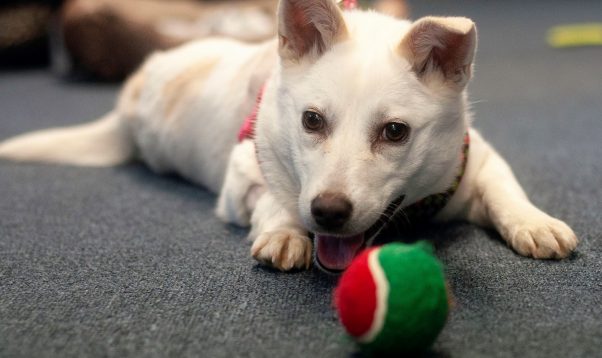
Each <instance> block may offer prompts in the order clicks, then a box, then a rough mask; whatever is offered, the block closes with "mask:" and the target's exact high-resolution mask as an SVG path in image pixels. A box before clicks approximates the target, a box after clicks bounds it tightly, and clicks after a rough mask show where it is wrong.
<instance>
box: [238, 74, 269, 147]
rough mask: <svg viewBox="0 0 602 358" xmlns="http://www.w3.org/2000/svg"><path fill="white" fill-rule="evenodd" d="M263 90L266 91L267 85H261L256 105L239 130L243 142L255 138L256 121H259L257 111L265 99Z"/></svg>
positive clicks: (239, 136) (240, 139) (239, 137)
mask: <svg viewBox="0 0 602 358" xmlns="http://www.w3.org/2000/svg"><path fill="white" fill-rule="evenodd" d="M263 92H265V85H263V86H261V89H260V90H259V94H258V95H257V100H256V101H255V106H254V107H253V111H252V112H251V114H249V115H248V116H246V117H245V121H244V122H243V123H242V126H241V127H240V130H239V131H238V141H239V142H242V141H243V140H245V139H253V137H254V135H255V122H256V121H257V113H258V112H259V107H260V106H261V100H262V99H263Z"/></svg>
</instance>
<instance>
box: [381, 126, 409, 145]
mask: <svg viewBox="0 0 602 358" xmlns="http://www.w3.org/2000/svg"><path fill="white" fill-rule="evenodd" d="M409 135H410V127H409V126H408V125H407V124H405V123H400V122H389V123H387V124H385V127H384V128H383V133H382V138H383V139H384V140H387V141H389V142H405V141H406V140H407V139H408V137H409Z"/></svg>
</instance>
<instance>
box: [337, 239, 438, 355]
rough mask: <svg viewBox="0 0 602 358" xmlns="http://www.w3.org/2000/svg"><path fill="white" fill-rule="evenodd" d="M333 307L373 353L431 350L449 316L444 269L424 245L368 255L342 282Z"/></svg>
mask: <svg viewBox="0 0 602 358" xmlns="http://www.w3.org/2000/svg"><path fill="white" fill-rule="evenodd" d="M334 304H335V307H336V309H337V311H338V314H339V319H340V321H341V323H342V324H343V326H344V327H345V329H346V331H347V333H348V334H349V335H350V336H351V337H352V338H353V339H354V340H355V341H356V342H357V343H358V344H359V345H360V347H361V348H362V349H363V350H365V351H369V352H375V353H376V352H383V353H418V352H422V351H425V350H427V349H428V348H429V347H430V346H431V345H432V344H433V342H434V341H435V339H436V338H437V336H438V335H439V332H441V329H442V328H443V326H444V325H445V321H446V319H447V313H448V310H449V305H448V298H447V287H446V283H445V278H444V274H443V267H442V265H441V263H440V262H439V261H438V260H437V258H436V257H435V256H434V255H433V248H432V246H431V245H430V244H428V243H426V242H418V243H415V244H401V243H393V244H388V245H385V246H381V247H376V248H372V249H368V250H365V251H364V252H363V253H362V254H360V255H359V256H358V257H357V258H355V259H354V261H353V262H352V263H351V265H350V266H349V268H348V269H347V271H345V273H343V275H342V276H341V278H340V281H339V283H338V286H337V288H336V290H335V293H334Z"/></svg>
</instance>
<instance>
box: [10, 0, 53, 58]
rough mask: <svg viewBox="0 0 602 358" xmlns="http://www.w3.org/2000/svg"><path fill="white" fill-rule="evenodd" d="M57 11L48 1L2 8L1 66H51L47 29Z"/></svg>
mask: <svg viewBox="0 0 602 358" xmlns="http://www.w3.org/2000/svg"><path fill="white" fill-rule="evenodd" d="M53 8H54V7H53V6H52V5H51V4H48V2H45V3H32V2H30V3H25V2H14V3H12V4H5V5H3V6H0V66H2V67H7V66H10V67H24V66H32V65H43V64H47V63H48V36H47V29H48V23H49V21H50V18H51V17H52V13H53Z"/></svg>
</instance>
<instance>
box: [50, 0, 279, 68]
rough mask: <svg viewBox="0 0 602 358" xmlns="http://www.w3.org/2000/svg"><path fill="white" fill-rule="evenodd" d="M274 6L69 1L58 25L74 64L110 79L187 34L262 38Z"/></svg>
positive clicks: (269, 30) (265, 2)
mask: <svg viewBox="0 0 602 358" xmlns="http://www.w3.org/2000/svg"><path fill="white" fill-rule="evenodd" d="M275 7H276V1H275V0H239V1H226V2H199V1H190V0H188V1H187V0H173V1H161V0H127V1H123V0H69V1H67V2H66V4H65V5H64V7H63V10H62V13H61V28H62V33H63V38H64V44H65V47H66V48H67V50H68V51H69V53H70V55H71V58H72V59H73V60H75V61H76V63H77V64H78V65H80V66H82V67H83V68H85V69H86V70H88V71H90V72H91V73H93V74H95V75H97V76H98V77H101V78H104V79H109V80H116V79H122V78H123V77H125V76H127V75H128V74H129V73H131V72H132V71H133V70H134V69H136V67H137V66H138V65H139V64H140V63H141V62H142V61H143V60H144V58H145V57H146V56H147V55H148V54H149V53H151V52H153V51H155V50H160V49H166V48H170V47H173V46H176V45H179V44H181V43H184V42H186V41H189V40H192V39H196V38H201V37H206V36H216V35H218V36H219V35H221V36H228V37H233V38H239V39H241V40H245V41H260V40H264V39H267V38H269V37H271V36H272V35H273V34H274V33H275V26H276V25H275ZM245 21H246V22H245ZM253 21H254V23H250V24H249V22H253ZM254 25H255V26H254Z"/></svg>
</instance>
